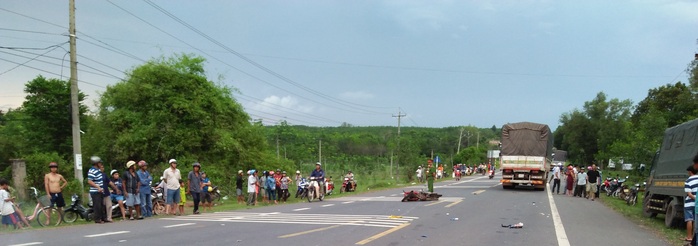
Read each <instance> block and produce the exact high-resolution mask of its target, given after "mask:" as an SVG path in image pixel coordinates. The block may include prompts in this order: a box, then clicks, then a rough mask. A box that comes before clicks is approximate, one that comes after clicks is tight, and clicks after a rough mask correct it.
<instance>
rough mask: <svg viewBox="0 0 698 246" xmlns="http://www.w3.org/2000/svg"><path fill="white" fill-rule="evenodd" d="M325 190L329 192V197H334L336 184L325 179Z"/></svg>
mask: <svg viewBox="0 0 698 246" xmlns="http://www.w3.org/2000/svg"><path fill="white" fill-rule="evenodd" d="M330 178H332V177H330ZM325 189H326V190H327V195H328V196H329V195H332V191H334V182H332V181H327V179H325Z"/></svg>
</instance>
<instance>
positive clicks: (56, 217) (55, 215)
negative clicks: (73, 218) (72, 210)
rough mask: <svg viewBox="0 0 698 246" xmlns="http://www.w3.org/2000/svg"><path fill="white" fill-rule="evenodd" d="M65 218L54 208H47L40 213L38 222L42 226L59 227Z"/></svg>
mask: <svg viewBox="0 0 698 246" xmlns="http://www.w3.org/2000/svg"><path fill="white" fill-rule="evenodd" d="M62 220H63V216H62V215H61V213H59V212H58V210H57V209H55V208H53V207H45V208H42V209H41V211H39V215H38V216H37V218H36V221H37V222H39V225H41V226H58V225H60V224H61V221H62Z"/></svg>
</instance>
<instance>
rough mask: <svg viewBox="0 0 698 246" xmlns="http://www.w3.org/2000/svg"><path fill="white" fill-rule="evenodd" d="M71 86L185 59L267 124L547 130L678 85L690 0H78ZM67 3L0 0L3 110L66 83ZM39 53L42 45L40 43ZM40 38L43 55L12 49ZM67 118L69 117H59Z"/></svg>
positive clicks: (104, 82) (111, 80) (694, 17)
mask: <svg viewBox="0 0 698 246" xmlns="http://www.w3.org/2000/svg"><path fill="white" fill-rule="evenodd" d="M76 5H77V12H76V16H77V17H76V19H77V30H78V32H79V33H78V35H77V36H78V43H77V45H78V46H77V51H78V62H79V63H80V65H79V71H80V72H79V75H78V77H79V80H80V83H79V87H80V89H81V90H82V91H84V92H85V93H87V94H88V96H89V98H88V105H90V106H91V107H94V105H95V101H96V100H97V98H98V97H99V94H100V93H101V92H103V91H104V90H105V88H106V87H107V86H109V85H112V84H115V83H118V82H119V81H120V80H121V79H123V78H124V77H126V76H125V73H126V72H128V71H129V70H130V69H132V68H133V67H134V66H138V65H140V64H143V63H144V62H145V61H146V60H149V59H151V58H153V57H158V56H162V55H164V56H169V55H171V54H173V53H182V52H184V53H193V54H198V55H201V56H203V57H205V58H206V59H207V63H206V69H207V73H208V77H209V79H210V80H211V81H214V82H216V83H219V84H222V85H226V86H230V87H234V88H236V89H237V92H236V94H235V97H236V98H237V99H238V101H239V102H240V103H241V104H242V105H243V106H244V107H245V109H246V111H247V112H248V113H249V114H250V115H251V116H252V118H255V119H262V120H263V121H264V122H265V123H266V124H275V123H277V122H278V121H280V120H287V121H288V122H289V123H290V124H296V125H312V126H338V125H340V124H342V123H343V122H347V123H349V124H353V125H358V126H368V125H396V124H397V118H395V117H393V116H395V115H397V114H398V112H401V113H402V114H405V115H406V116H405V117H404V118H402V124H403V125H406V126H420V127H445V126H461V125H474V126H477V127H491V126H492V125H496V126H498V127H501V125H502V124H505V123H507V122H518V121H532V122H540V123H545V124H549V125H550V126H551V128H556V127H557V125H558V124H559V118H560V115H561V114H562V113H565V112H569V111H571V110H573V109H574V108H581V107H582V105H583V104H584V102H585V101H589V100H591V99H593V98H594V97H595V95H596V94H597V93H598V92H602V91H603V92H605V93H606V94H608V96H609V97H611V98H619V99H630V100H632V101H633V102H635V103H637V102H639V101H640V100H642V99H643V98H644V97H645V96H646V95H647V91H648V90H649V89H651V88H655V87H658V86H661V85H664V84H667V83H674V82H676V81H684V82H685V81H686V73H685V72H684V70H685V69H686V66H687V64H688V63H689V62H690V61H691V60H692V59H693V56H694V53H695V52H697V51H698V44H697V43H696V40H697V39H698V14H697V13H698V2H696V1H669V0H666V1H661V0H657V1H525V0H511V1H507V0H502V1H155V0H153V1H152V2H151V1H118V0H112V1H102V0H95V1H87V0H77V3H76ZM67 26H68V0H61V1H49V0H45V1H32V0H28V1H11V0H0V47H1V48H0V88H2V89H1V90H0V110H7V109H8V108H15V107H18V106H20V105H21V103H22V101H23V99H24V96H25V94H24V92H23V88H24V84H25V83H26V82H27V81H30V80H32V79H33V78H35V77H36V76H38V75H43V76H45V77H51V78H61V76H62V78H63V79H66V80H67V79H68V76H69V74H70V70H69V68H68V59H69V58H68V56H67V55H65V54H66V50H68V49H69V46H68V44H67V43H66V41H68V38H67V32H68V29H67ZM47 47H48V48H47ZM15 48H39V49H15ZM66 113H67V112H66Z"/></svg>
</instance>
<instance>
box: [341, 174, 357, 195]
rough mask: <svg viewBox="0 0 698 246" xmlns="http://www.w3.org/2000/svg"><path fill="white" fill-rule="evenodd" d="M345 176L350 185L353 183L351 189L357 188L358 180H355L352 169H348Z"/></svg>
mask: <svg viewBox="0 0 698 246" xmlns="http://www.w3.org/2000/svg"><path fill="white" fill-rule="evenodd" d="M344 178H345V179H346V180H347V181H348V185H351V187H349V190H350V191H354V190H356V181H355V180H354V173H352V172H351V170H349V171H347V174H346V175H344Z"/></svg>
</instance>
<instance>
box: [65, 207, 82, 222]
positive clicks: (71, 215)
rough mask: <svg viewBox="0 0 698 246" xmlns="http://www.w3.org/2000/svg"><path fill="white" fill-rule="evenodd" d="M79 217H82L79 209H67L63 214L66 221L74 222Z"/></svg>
mask: <svg viewBox="0 0 698 246" xmlns="http://www.w3.org/2000/svg"><path fill="white" fill-rule="evenodd" d="M78 217H80V215H78V212H77V211H74V210H69V211H65V213H64V214H63V221H65V223H73V222H75V221H76V220H78Z"/></svg>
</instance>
